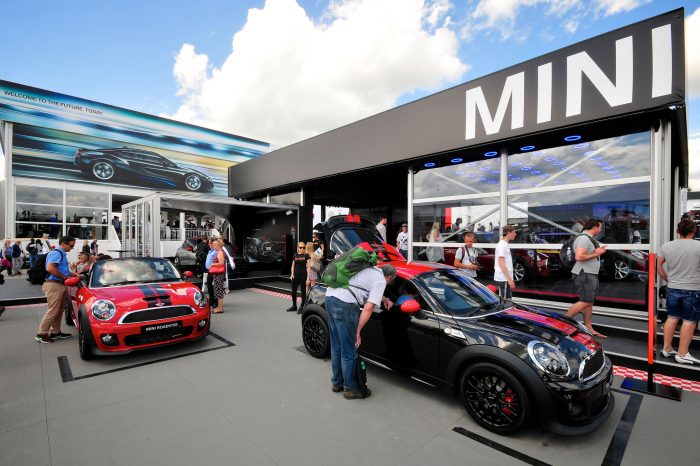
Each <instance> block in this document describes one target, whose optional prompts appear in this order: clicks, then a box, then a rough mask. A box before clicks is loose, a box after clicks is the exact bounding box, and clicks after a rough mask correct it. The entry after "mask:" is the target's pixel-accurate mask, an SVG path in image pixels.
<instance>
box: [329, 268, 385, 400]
mask: <svg viewBox="0 0 700 466" xmlns="http://www.w3.org/2000/svg"><path fill="white" fill-rule="evenodd" d="M395 277H396V269H394V267H393V266H392V265H389V264H385V265H382V266H381V267H370V268H368V269H364V270H361V271H360V272H358V273H357V274H356V275H354V276H353V277H352V278H350V282H349V286H348V288H328V290H326V310H327V311H328V333H329V334H330V337H331V338H330V343H331V368H332V371H333V372H332V377H331V382H332V384H333V387H332V390H333V391H334V392H336V393H337V392H340V391H343V390H345V392H344V393H343V396H344V397H345V399H347V400H354V399H357V398H365V396H363V395H362V393H361V392H360V390H359V387H358V385H357V380H355V361H356V360H357V348H359V347H360V344H361V343H362V338H361V337H360V333H361V332H362V328H363V327H364V326H365V324H366V323H367V322H368V321H369V319H370V317H371V316H372V313H373V312H374V308H375V307H379V305H380V304H381V302H382V297H383V295H384V289H385V288H386V284H387V283H389V282H390V281H392V280H393V279H394V278H395ZM359 308H361V309H359ZM371 393H372V392H371V391H369V390H368V391H367V395H366V396H370V395H371Z"/></svg>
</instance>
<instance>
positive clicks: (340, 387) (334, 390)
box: [331, 385, 343, 393]
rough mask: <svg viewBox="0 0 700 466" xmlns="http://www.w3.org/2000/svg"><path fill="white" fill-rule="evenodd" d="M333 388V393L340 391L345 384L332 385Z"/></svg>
mask: <svg viewBox="0 0 700 466" xmlns="http://www.w3.org/2000/svg"><path fill="white" fill-rule="evenodd" d="M331 390H333V393H339V392H342V391H343V386H342V385H333V386H332V387H331Z"/></svg>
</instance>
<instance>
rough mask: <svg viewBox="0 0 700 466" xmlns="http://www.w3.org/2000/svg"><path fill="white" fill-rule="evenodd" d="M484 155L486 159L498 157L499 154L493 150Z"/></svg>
mask: <svg viewBox="0 0 700 466" xmlns="http://www.w3.org/2000/svg"><path fill="white" fill-rule="evenodd" d="M484 155H485V156H486V157H495V156H497V155H498V152H496V151H495V150H491V151H488V152H484Z"/></svg>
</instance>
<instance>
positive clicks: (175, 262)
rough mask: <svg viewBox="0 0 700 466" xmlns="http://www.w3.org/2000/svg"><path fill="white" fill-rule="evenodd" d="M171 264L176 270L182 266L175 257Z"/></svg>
mask: <svg viewBox="0 0 700 466" xmlns="http://www.w3.org/2000/svg"><path fill="white" fill-rule="evenodd" d="M173 264H175V268H178V269H179V268H180V267H181V266H182V264H181V263H180V258H179V257H177V256H175V258H174V259H173Z"/></svg>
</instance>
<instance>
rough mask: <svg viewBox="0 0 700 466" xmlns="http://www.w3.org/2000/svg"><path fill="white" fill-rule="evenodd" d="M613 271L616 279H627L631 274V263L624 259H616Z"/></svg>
mask: <svg viewBox="0 0 700 466" xmlns="http://www.w3.org/2000/svg"><path fill="white" fill-rule="evenodd" d="M612 272H613V273H612V275H613V279H614V280H615V281H620V280H625V279H626V278H627V277H629V276H630V265H629V264H628V263H627V261H626V260H624V259H615V262H613V270H612Z"/></svg>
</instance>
